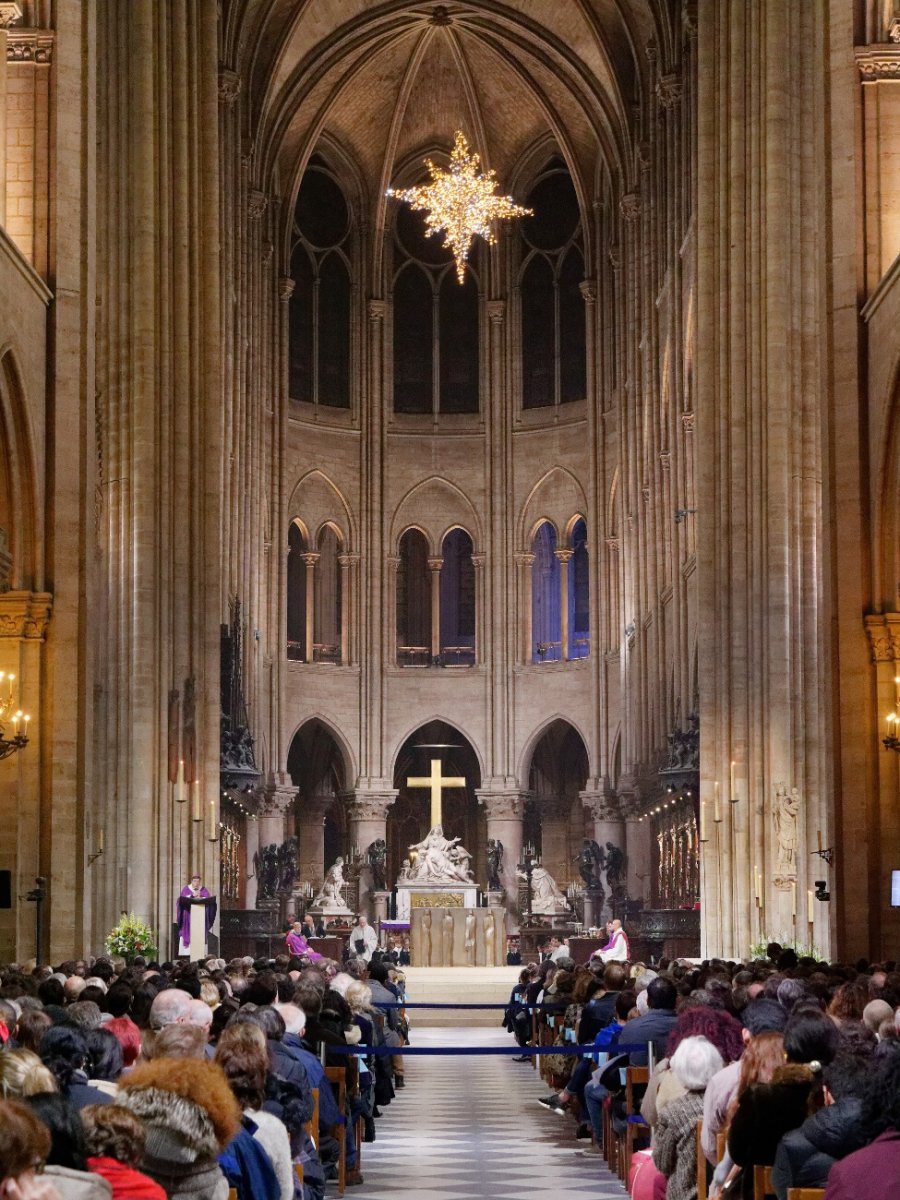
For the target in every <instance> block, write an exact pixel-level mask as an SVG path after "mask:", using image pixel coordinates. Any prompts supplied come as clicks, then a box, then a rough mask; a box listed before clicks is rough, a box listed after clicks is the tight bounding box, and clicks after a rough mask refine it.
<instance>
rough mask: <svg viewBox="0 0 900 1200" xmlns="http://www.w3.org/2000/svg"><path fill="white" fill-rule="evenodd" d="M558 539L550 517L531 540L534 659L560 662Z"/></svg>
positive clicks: (532, 657) (532, 647)
mask: <svg viewBox="0 0 900 1200" xmlns="http://www.w3.org/2000/svg"><path fill="white" fill-rule="evenodd" d="M556 540H557V539H556V530H555V529H554V528H553V526H552V525H551V524H550V522H549V521H545V522H544V523H543V524H542V525H540V526H538V528H537V529H536V530H535V534H534V537H533V538H532V540H531V552H532V554H533V555H534V562H533V563H532V567H531V639H532V646H531V660H532V662H536V663H545V662H557V661H558V660H559V659H560V658H561V657H562V621H561V613H560V605H559V595H560V593H559V575H560V562H559V558H558V556H557V553H556Z"/></svg>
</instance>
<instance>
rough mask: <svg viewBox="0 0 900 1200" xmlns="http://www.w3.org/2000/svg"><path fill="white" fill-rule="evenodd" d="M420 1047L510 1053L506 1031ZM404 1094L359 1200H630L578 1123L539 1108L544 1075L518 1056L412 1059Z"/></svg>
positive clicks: (419, 1033)
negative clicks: (567, 1199) (578, 1135)
mask: <svg viewBox="0 0 900 1200" xmlns="http://www.w3.org/2000/svg"><path fill="white" fill-rule="evenodd" d="M414 1044H415V1045H417V1046H426V1045H449V1044H454V1045H473V1046H474V1045H479V1046H485V1045H498V1046H508V1045H509V1044H510V1038H509V1035H508V1034H507V1033H505V1032H504V1031H503V1030H500V1029H496V1028H495V1029H483V1028H481V1029H478V1028H475V1029H472V1028H468V1029H454V1028H440V1029H438V1028H433V1029H426V1028H418V1027H417V1028H416V1030H415V1032H414ZM406 1080H407V1084H406V1087H405V1088H404V1089H403V1090H402V1091H400V1092H398V1093H397V1098H396V1099H395V1100H393V1101H392V1102H391V1104H390V1105H389V1106H388V1108H386V1109H385V1110H384V1116H383V1117H381V1118H380V1119H379V1120H378V1121H377V1122H376V1125H377V1130H378V1136H377V1139H376V1141H375V1142H373V1143H371V1144H369V1145H364V1146H363V1155H362V1173H363V1177H364V1180H365V1182H364V1184H363V1185H362V1186H361V1187H359V1188H353V1189H351V1190H348V1192H347V1195H348V1196H354V1195H355V1196H359V1197H360V1200H403V1198H406V1200H482V1198H485V1200H527V1198H528V1197H535V1198H538V1197H540V1198H541V1200H554V1197H556V1196H584V1197H587V1196H590V1197H593V1198H594V1200H620V1198H621V1197H623V1196H625V1195H626V1192H625V1189H624V1188H623V1187H622V1185H621V1183H620V1182H619V1180H618V1179H617V1178H616V1177H615V1176H614V1175H612V1174H611V1173H610V1172H609V1170H608V1169H607V1167H606V1164H605V1162H604V1161H603V1159H602V1158H601V1157H600V1155H599V1154H598V1153H597V1152H596V1151H595V1150H591V1149H590V1143H586V1142H579V1141H576V1140H575V1136H574V1133H575V1125H574V1122H573V1121H572V1120H571V1118H568V1117H566V1118H563V1117H559V1116H557V1115H556V1114H554V1113H552V1112H549V1111H548V1110H546V1109H544V1108H543V1107H542V1106H541V1105H539V1104H538V1103H537V1098H538V1097H539V1096H544V1095H546V1094H547V1088H546V1086H544V1085H543V1084H542V1082H541V1079H540V1076H539V1075H538V1073H537V1072H536V1071H533V1070H532V1069H531V1067H530V1066H528V1065H527V1064H526V1063H515V1062H513V1061H512V1058H511V1057H504V1056H500V1055H497V1056H489V1055H485V1056H483V1057H471V1058H462V1059H457V1058H451V1057H443V1056H442V1057H435V1058H431V1057H426V1056H422V1057H421V1058H420V1057H418V1056H413V1057H409V1058H407V1060H406Z"/></svg>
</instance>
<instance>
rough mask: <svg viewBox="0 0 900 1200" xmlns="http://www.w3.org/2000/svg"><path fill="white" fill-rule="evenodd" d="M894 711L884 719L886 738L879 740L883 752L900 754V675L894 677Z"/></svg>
mask: <svg viewBox="0 0 900 1200" xmlns="http://www.w3.org/2000/svg"><path fill="white" fill-rule="evenodd" d="M894 688H895V689H896V695H895V696H894V711H893V712H892V713H888V715H887V718H886V724H887V736H886V737H883V738H882V739H881V744H882V745H883V746H884V748H885V750H896V751H897V752H898V753H900V675H895V676H894Z"/></svg>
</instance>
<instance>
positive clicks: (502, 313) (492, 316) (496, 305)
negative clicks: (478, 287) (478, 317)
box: [485, 300, 506, 325]
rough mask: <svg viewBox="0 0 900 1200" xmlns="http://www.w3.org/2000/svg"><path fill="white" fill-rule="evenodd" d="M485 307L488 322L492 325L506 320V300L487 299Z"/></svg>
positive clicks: (500, 323)
mask: <svg viewBox="0 0 900 1200" xmlns="http://www.w3.org/2000/svg"><path fill="white" fill-rule="evenodd" d="M485 307H486V308H487V315H488V320H489V321H490V323H491V324H492V325H502V324H503V322H504V321H505V320H506V301H505V300H488V302H487V304H486V305H485Z"/></svg>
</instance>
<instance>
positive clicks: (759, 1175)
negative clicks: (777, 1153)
mask: <svg viewBox="0 0 900 1200" xmlns="http://www.w3.org/2000/svg"><path fill="white" fill-rule="evenodd" d="M774 1195H775V1188H774V1187H773V1186H772V1168H771V1167H754V1168H753V1200H766V1197H767V1196H774Z"/></svg>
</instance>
